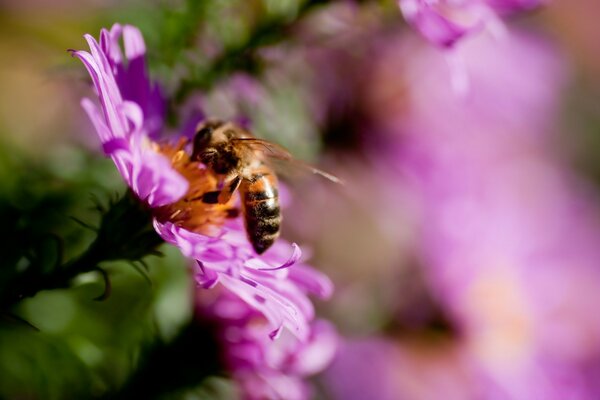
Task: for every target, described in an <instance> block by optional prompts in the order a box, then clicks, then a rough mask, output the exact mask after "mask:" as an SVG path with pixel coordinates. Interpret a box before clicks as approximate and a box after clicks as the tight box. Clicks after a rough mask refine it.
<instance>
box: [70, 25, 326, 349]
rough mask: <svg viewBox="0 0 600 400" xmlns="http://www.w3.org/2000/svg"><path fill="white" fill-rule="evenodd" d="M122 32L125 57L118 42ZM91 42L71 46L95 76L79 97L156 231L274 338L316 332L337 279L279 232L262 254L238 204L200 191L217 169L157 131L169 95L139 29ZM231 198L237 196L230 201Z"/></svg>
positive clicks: (202, 281)
mask: <svg viewBox="0 0 600 400" xmlns="http://www.w3.org/2000/svg"><path fill="white" fill-rule="evenodd" d="M121 36H123V39H124V49H125V52H124V53H125V57H123V53H122V52H121V49H120V46H119V40H120V37H121ZM85 38H86V40H87V42H88V44H89V46H90V50H91V52H90V53H88V52H86V51H73V55H74V56H75V57H77V58H79V59H80V60H81V61H82V62H83V63H84V65H85V66H86V68H87V69H88V72H89V73H90V76H91V77H92V80H93V83H94V87H95V89H96V93H97V95H98V97H99V100H100V108H98V107H97V106H96V105H95V104H94V103H93V102H92V101H91V100H89V99H84V100H83V101H82V105H83V107H84V108H85V110H86V111H87V113H88V115H89V116H90V119H91V120H92V122H93V123H94V126H95V127H96V130H97V132H98V135H99V137H100V140H101V142H102V145H103V148H104V152H105V153H106V154H107V155H109V156H111V157H112V159H113V160H114V162H115V164H116V166H117V168H118V170H119V172H120V173H121V175H122V176H123V178H124V179H125V181H126V182H127V184H128V186H129V187H130V188H131V189H132V190H133V192H134V193H135V194H136V195H137V197H138V198H139V199H140V200H142V201H143V202H145V203H147V204H148V206H150V207H151V208H152V211H153V213H154V215H155V221H154V226H155V229H156V231H157V232H158V233H159V234H160V235H161V237H162V238H163V239H164V240H165V241H167V242H168V243H171V244H174V245H176V246H178V247H179V248H180V250H181V251H182V253H183V254H184V255H185V256H187V257H190V258H193V259H195V260H197V263H198V269H197V271H196V272H197V274H196V278H197V282H198V285H199V286H200V287H203V288H211V287H213V286H215V285H216V284H218V283H221V284H222V285H223V286H225V287H227V288H228V289H229V290H231V291H232V292H233V293H235V294H236V295H237V296H239V298H240V299H242V300H243V301H245V302H246V303H247V304H248V305H249V306H251V307H253V308H254V309H256V310H258V311H259V312H260V313H262V314H263V315H264V316H265V318H266V319H267V321H268V322H269V325H268V326H269V329H270V333H269V335H267V333H265V336H271V338H275V337H276V336H278V335H279V334H280V333H281V329H282V328H284V327H285V328H287V329H289V330H290V331H291V332H292V333H293V334H294V335H296V336H297V337H298V338H299V339H300V340H308V339H309V338H310V335H311V330H310V329H311V328H310V321H311V320H312V319H313V318H314V309H313V305H312V303H311V302H310V300H309V299H308V297H307V294H308V293H311V294H316V295H318V296H320V297H322V298H326V297H328V296H330V295H331V292H332V290H333V287H332V284H331V281H330V280H329V279H328V278H327V277H326V276H324V275H323V274H321V273H319V272H317V271H315V270H313V269H312V268H311V267H309V266H307V265H303V264H300V263H298V261H299V259H300V257H301V254H302V253H301V251H300V248H299V247H298V246H296V245H295V244H293V245H291V246H290V244H289V243H287V242H285V241H283V240H279V241H278V242H277V243H276V244H275V245H274V246H273V247H272V248H271V249H270V250H269V252H267V253H266V254H265V255H263V256H261V257H259V256H257V255H256V253H255V252H254V251H253V250H252V246H251V245H250V243H249V242H248V240H247V238H246V234H245V230H244V227H243V224H242V222H241V219H240V218H235V219H231V218H229V219H228V218H226V215H227V210H228V208H230V207H233V206H234V205H233V204H226V205H221V204H216V205H209V204H205V203H203V202H202V201H201V200H200V199H199V194H202V193H205V192H207V191H210V190H215V188H216V178H215V177H214V176H212V175H211V174H210V173H209V172H208V171H207V170H206V168H205V167H204V166H202V165H201V164H198V163H195V162H192V161H191V160H190V157H189V154H188V153H187V152H186V139H185V138H182V139H181V140H180V142H179V143H178V144H172V143H169V142H164V141H161V142H159V141H155V139H154V138H153V137H151V136H150V134H152V133H156V132H158V131H160V130H161V129H162V128H163V127H162V122H163V112H164V108H163V101H162V99H161V96H160V91H159V90H158V88H157V86H152V85H151V84H150V82H149V80H148V74H147V71H146V67H145V61H144V54H145V44H144V41H143V38H142V36H141V33H140V32H139V30H138V29H137V28H135V27H132V26H123V27H121V26H120V25H114V26H113V28H112V29H111V30H110V31H107V30H105V29H103V30H102V32H101V35H100V44H98V43H97V42H96V40H95V39H94V38H93V37H91V36H90V35H86V36H85ZM233 201H234V199H232V202H233Z"/></svg>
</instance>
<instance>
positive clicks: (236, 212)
mask: <svg viewBox="0 0 600 400" xmlns="http://www.w3.org/2000/svg"><path fill="white" fill-rule="evenodd" d="M225 212H226V213H227V214H226V215H225V218H229V219H235V218H237V217H239V216H240V209H239V208H236V207H232V208H228V209H227V210H225Z"/></svg>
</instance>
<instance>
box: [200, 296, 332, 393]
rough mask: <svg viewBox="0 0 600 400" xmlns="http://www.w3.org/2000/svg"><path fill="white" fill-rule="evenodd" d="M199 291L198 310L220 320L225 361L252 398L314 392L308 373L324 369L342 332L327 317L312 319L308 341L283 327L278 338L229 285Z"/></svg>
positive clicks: (203, 314)
mask: <svg viewBox="0 0 600 400" xmlns="http://www.w3.org/2000/svg"><path fill="white" fill-rule="evenodd" d="M212 294H213V295H212V296H210V295H203V294H201V295H200V296H199V297H198V306H197V308H198V314H199V317H200V318H201V319H208V320H210V321H212V323H213V324H214V325H216V326H217V328H216V329H217V336H218V337H219V338H220V342H221V343H220V344H221V348H222V351H223V353H224V354H222V357H223V360H224V364H225V367H226V369H227V371H228V373H230V374H231V376H232V377H233V379H234V381H235V382H236V383H237V385H238V388H239V390H240V392H241V397H242V398H243V399H248V400H254V399H256V400H259V399H281V400H284V399H285V400H303V399H308V398H310V397H312V396H310V394H311V390H310V387H309V385H308V384H307V383H306V382H305V381H304V380H305V378H307V377H309V376H311V375H314V374H316V373H318V372H321V371H322V370H323V369H324V368H325V367H326V366H327V365H328V364H329V362H330V361H331V359H332V358H333V356H334V353H335V351H336V348H337V336H336V333H335V330H334V329H333V327H332V326H331V325H330V324H329V323H328V322H326V321H322V320H316V321H313V322H312V323H311V326H310V331H311V332H310V336H309V337H307V340H306V341H300V340H298V338H297V337H295V336H292V335H290V334H289V333H284V334H282V335H281V337H279V338H277V339H276V340H275V341H271V340H269V339H268V337H267V333H268V332H269V330H270V328H269V326H268V325H267V324H265V321H264V319H263V317H262V316H261V315H260V314H259V313H257V312H256V310H255V309H253V308H250V307H248V304H247V303H245V302H243V301H241V300H240V298H239V297H237V296H234V295H232V294H231V292H230V291H226V290H221V291H216V292H214V293H212Z"/></svg>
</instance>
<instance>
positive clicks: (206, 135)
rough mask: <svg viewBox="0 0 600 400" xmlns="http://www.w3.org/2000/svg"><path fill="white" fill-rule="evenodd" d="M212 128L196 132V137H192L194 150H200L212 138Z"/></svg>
mask: <svg viewBox="0 0 600 400" xmlns="http://www.w3.org/2000/svg"><path fill="white" fill-rule="evenodd" d="M212 132H213V130H212V128H209V127H207V126H206V127H204V128H201V129H199V130H198V132H196V136H194V148H197V149H200V148H201V147H203V146H206V145H207V144H208V142H209V141H210V138H211V136H212Z"/></svg>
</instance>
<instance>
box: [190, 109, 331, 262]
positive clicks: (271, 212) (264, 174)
mask: <svg viewBox="0 0 600 400" xmlns="http://www.w3.org/2000/svg"><path fill="white" fill-rule="evenodd" d="M269 158H274V159H279V160H283V161H287V162H293V163H294V164H296V165H299V166H301V167H303V168H308V169H309V170H310V171H311V172H313V173H316V174H320V175H322V176H324V177H326V178H327V179H329V180H332V181H334V182H338V183H339V179H338V178H336V177H334V176H332V175H330V174H328V173H326V172H323V171H321V170H318V169H316V168H313V167H310V166H307V165H305V164H302V163H301V162H298V161H297V160H295V159H294V158H293V157H292V155H291V154H290V153H289V152H288V151H287V150H286V149H284V148H283V147H281V146H279V145H277V144H275V143H271V142H269V141H266V140H262V139H259V138H256V137H254V136H253V135H252V134H251V133H250V132H248V131H247V130H245V129H243V128H242V127H240V126H238V125H236V124H234V123H232V122H223V121H217V120H209V121H206V122H202V123H200V124H199V125H198V127H197V129H196V134H195V136H194V139H193V148H192V160H193V161H198V162H201V163H203V164H204V165H205V166H206V167H207V169H209V170H210V171H211V172H212V173H213V174H214V175H215V176H216V177H217V181H218V184H217V190H215V191H210V192H207V193H204V194H203V195H202V201H203V202H204V203H207V204H225V203H227V202H228V201H229V200H230V199H231V197H232V196H233V194H234V193H235V192H236V191H238V192H239V195H240V199H241V211H242V214H243V216H244V225H245V228H246V234H247V236H248V240H249V241H250V243H251V244H252V247H253V248H254V250H255V251H256V253H257V254H262V253H264V252H265V251H266V250H267V249H268V248H269V247H271V245H272V244H273V243H274V242H275V240H276V239H277V238H278V237H279V232H280V228H281V209H280V207H279V192H278V179H277V175H276V173H275V171H274V169H273V168H272V166H271V164H270V163H269V161H268V159H269Z"/></svg>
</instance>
